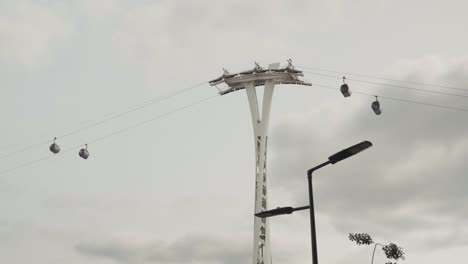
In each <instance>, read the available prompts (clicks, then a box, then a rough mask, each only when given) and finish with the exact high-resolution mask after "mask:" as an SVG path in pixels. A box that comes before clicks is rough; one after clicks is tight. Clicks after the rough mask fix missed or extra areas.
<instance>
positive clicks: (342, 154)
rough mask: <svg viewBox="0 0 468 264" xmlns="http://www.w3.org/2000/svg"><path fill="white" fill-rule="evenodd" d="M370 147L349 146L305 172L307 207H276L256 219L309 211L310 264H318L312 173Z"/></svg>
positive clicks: (368, 143)
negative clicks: (307, 186) (307, 194)
mask: <svg viewBox="0 0 468 264" xmlns="http://www.w3.org/2000/svg"><path fill="white" fill-rule="evenodd" d="M371 146H372V143H371V142H369V141H363V142H361V143H359V144H356V145H354V146H351V147H349V148H347V149H344V150H342V151H340V152H337V153H335V154H333V155H331V156H330V157H328V161H326V162H324V163H322V164H320V165H318V166H315V167H313V168H312V169H310V170H308V171H307V181H308V185H309V206H302V207H297V208H293V207H278V208H276V209H273V210H269V211H264V212H260V213H257V214H255V215H256V216H258V217H261V218H265V217H271V216H276V215H282V214H292V213H293V212H295V211H299V210H305V209H310V210H309V214H310V236H311V240H312V263H313V264H318V258H317V238H316V233H315V210H314V197H313V189H312V173H313V172H314V171H316V170H318V169H320V168H322V167H325V166H327V165H328V164H335V163H338V162H340V161H342V160H344V159H347V158H349V157H351V156H354V155H356V154H358V153H359V152H361V151H363V150H365V149H367V148H369V147H371Z"/></svg>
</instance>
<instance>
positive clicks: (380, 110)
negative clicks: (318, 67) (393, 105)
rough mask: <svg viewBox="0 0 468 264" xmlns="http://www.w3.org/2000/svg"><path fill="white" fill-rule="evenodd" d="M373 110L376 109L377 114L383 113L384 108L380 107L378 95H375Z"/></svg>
mask: <svg viewBox="0 0 468 264" xmlns="http://www.w3.org/2000/svg"><path fill="white" fill-rule="evenodd" d="M371 107H372V110H373V111H374V113H375V114H376V115H380V114H382V109H381V108H380V102H379V99H378V98H377V96H376V97H375V101H374V102H372V105H371Z"/></svg>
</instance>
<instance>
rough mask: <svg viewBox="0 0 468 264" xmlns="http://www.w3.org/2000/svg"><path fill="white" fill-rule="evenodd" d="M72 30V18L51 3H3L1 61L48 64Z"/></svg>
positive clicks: (0, 31) (0, 17) (27, 64)
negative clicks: (69, 18)
mask: <svg viewBox="0 0 468 264" xmlns="http://www.w3.org/2000/svg"><path fill="white" fill-rule="evenodd" d="M72 33H73V26H72V24H71V23H70V21H69V20H68V19H67V18H65V17H64V16H63V15H61V14H58V13H57V12H55V11H54V9H53V8H51V7H48V6H45V5H41V4H38V3H36V2H29V1H14V2H6V3H5V2H3V3H0V62H3V63H14V64H21V65H24V66H27V67H33V66H38V65H42V64H45V63H47V62H48V60H50V57H49V55H51V52H52V51H53V49H54V48H57V47H60V44H61V43H62V42H64V41H66V40H67V39H69V38H70V37H71V35H72Z"/></svg>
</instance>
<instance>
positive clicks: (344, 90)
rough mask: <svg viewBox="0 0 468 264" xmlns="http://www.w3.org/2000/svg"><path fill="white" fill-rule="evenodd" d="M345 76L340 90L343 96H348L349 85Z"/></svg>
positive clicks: (349, 91)
mask: <svg viewBox="0 0 468 264" xmlns="http://www.w3.org/2000/svg"><path fill="white" fill-rule="evenodd" d="M345 79H346V77H345V76H343V84H342V85H341V88H340V91H341V93H342V94H343V96H344V97H350V96H351V90H349V86H348V85H347V84H346V82H345Z"/></svg>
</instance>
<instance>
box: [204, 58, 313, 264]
mask: <svg viewBox="0 0 468 264" xmlns="http://www.w3.org/2000/svg"><path fill="white" fill-rule="evenodd" d="M303 76H304V75H303V73H302V71H299V70H296V69H295V68H294V66H293V65H292V61H291V60H288V64H287V66H285V67H280V63H274V64H270V65H269V67H268V68H267V69H265V68H262V67H261V66H260V65H259V64H258V63H255V67H254V68H253V69H252V70H247V71H243V72H239V73H230V72H228V71H227V70H224V74H223V75H222V76H221V77H219V78H217V79H215V80H212V81H210V85H211V86H215V87H216V88H218V87H217V85H219V84H222V83H225V84H226V85H227V88H225V89H219V88H218V90H219V93H220V94H221V95H226V94H228V93H231V92H235V91H239V90H246V92H247V98H248V100H249V105H250V113H251V115H252V125H253V130H254V142H255V160H256V168H255V213H258V212H262V211H266V210H267V206H268V191H267V190H268V188H267V142H268V123H269V120H270V109H271V101H272V98H273V91H274V88H275V85H277V84H296V85H305V86H311V85H312V84H311V83H308V82H306V81H303V80H301V77H303ZM259 86H264V87H265V88H264V92H263V100H262V109H261V112H260V107H259V101H258V98H257V89H256V88H257V87H259ZM269 232H270V230H269V227H268V220H267V219H265V218H258V217H254V238H253V240H254V243H253V259H252V260H253V261H252V263H253V264H270V263H271V250H270V236H269V234H270V233H269Z"/></svg>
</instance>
